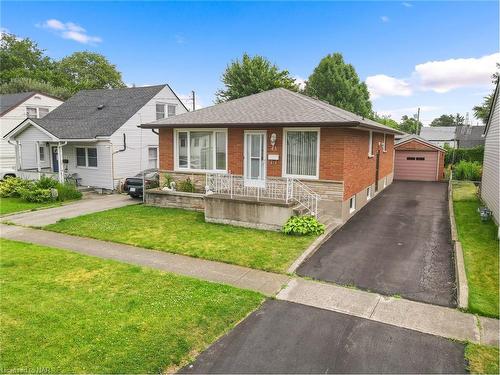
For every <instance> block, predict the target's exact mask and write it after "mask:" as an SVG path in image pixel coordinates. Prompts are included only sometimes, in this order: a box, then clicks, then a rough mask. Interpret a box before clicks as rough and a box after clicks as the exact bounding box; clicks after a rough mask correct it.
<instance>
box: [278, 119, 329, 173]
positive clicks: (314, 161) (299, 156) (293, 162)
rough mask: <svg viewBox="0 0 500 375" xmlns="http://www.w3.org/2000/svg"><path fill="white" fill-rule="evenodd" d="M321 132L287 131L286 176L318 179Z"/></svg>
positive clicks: (284, 156) (285, 146)
mask: <svg viewBox="0 0 500 375" xmlns="http://www.w3.org/2000/svg"><path fill="white" fill-rule="evenodd" d="M319 138H320V133H319V130H302V129H285V131H284V150H283V154H284V155H283V160H284V168H283V169H284V173H283V175H284V176H289V177H297V178H318V172H319Z"/></svg>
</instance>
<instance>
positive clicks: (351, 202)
mask: <svg viewBox="0 0 500 375" xmlns="http://www.w3.org/2000/svg"><path fill="white" fill-rule="evenodd" d="M354 211H356V196H355V195H353V196H352V197H351V199H349V213H350V214H352V213H353V212H354Z"/></svg>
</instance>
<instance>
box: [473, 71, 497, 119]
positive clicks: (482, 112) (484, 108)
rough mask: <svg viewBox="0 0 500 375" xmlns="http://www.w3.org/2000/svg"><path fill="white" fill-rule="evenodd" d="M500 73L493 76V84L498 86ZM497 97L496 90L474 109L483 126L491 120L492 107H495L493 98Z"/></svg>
mask: <svg viewBox="0 0 500 375" xmlns="http://www.w3.org/2000/svg"><path fill="white" fill-rule="evenodd" d="M496 67H497V69H500V64H499V63H497V64H496ZM499 79H500V73H499V72H498V71H496V72H495V73H493V75H492V76H491V82H492V83H493V84H494V85H495V86H496V85H498V84H499ZM494 96H495V90H493V92H492V93H491V94H490V95H488V96H485V97H484V98H483V102H482V103H481V104H479V105H476V106H474V107H473V108H472V110H473V111H474V117H475V118H477V119H479V120H481V121H482V122H483V124H485V125H486V124H487V123H488V120H489V118H490V111H491V107H492V106H493V97H494Z"/></svg>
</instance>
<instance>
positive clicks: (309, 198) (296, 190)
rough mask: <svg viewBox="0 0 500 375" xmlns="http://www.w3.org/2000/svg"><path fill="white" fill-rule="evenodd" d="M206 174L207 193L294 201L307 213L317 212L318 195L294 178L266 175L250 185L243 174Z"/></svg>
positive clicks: (287, 201) (314, 214)
mask: <svg viewBox="0 0 500 375" xmlns="http://www.w3.org/2000/svg"><path fill="white" fill-rule="evenodd" d="M206 176H207V177H206V190H207V193H209V192H211V193H213V194H224V195H229V196H230V197H231V198H233V197H249V198H254V199H256V200H257V201H259V200H262V199H264V200H265V199H270V200H280V201H283V202H285V203H289V202H295V203H297V204H298V205H299V206H300V207H303V208H304V209H305V210H306V211H307V212H308V214H310V215H313V216H317V214H318V201H319V200H320V197H319V195H318V194H317V193H315V192H314V191H313V190H311V189H310V188H309V187H308V186H307V185H305V184H304V183H302V182H301V181H299V180H297V179H295V178H292V177H287V178H278V177H268V178H266V179H265V180H264V181H262V186H252V185H249V184H246V183H245V178H244V177H243V176H235V175H232V174H224V173H207V175H206Z"/></svg>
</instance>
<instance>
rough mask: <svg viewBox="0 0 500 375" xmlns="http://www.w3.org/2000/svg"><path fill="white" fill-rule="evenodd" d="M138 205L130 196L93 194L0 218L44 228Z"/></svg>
mask: <svg viewBox="0 0 500 375" xmlns="http://www.w3.org/2000/svg"><path fill="white" fill-rule="evenodd" d="M138 203H140V201H138V200H135V199H132V198H130V197H129V196H128V195H123V194H111V195H98V194H91V195H88V196H86V197H85V198H84V199H82V200H80V201H77V202H74V203H70V204H65V205H63V206H59V207H53V208H46V209H42V210H37V211H30V212H23V213H19V214H13V215H7V216H3V217H2V218H0V222H10V223H14V224H17V225H24V226H32V227H43V226H45V225H49V224H54V223H56V222H57V221H59V220H61V219H66V218H71V217H76V216H81V215H86V214H91V213H93V212H98V211H105V210H110V209H112V208H118V207H123V206H128V205H130V204H138Z"/></svg>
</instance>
